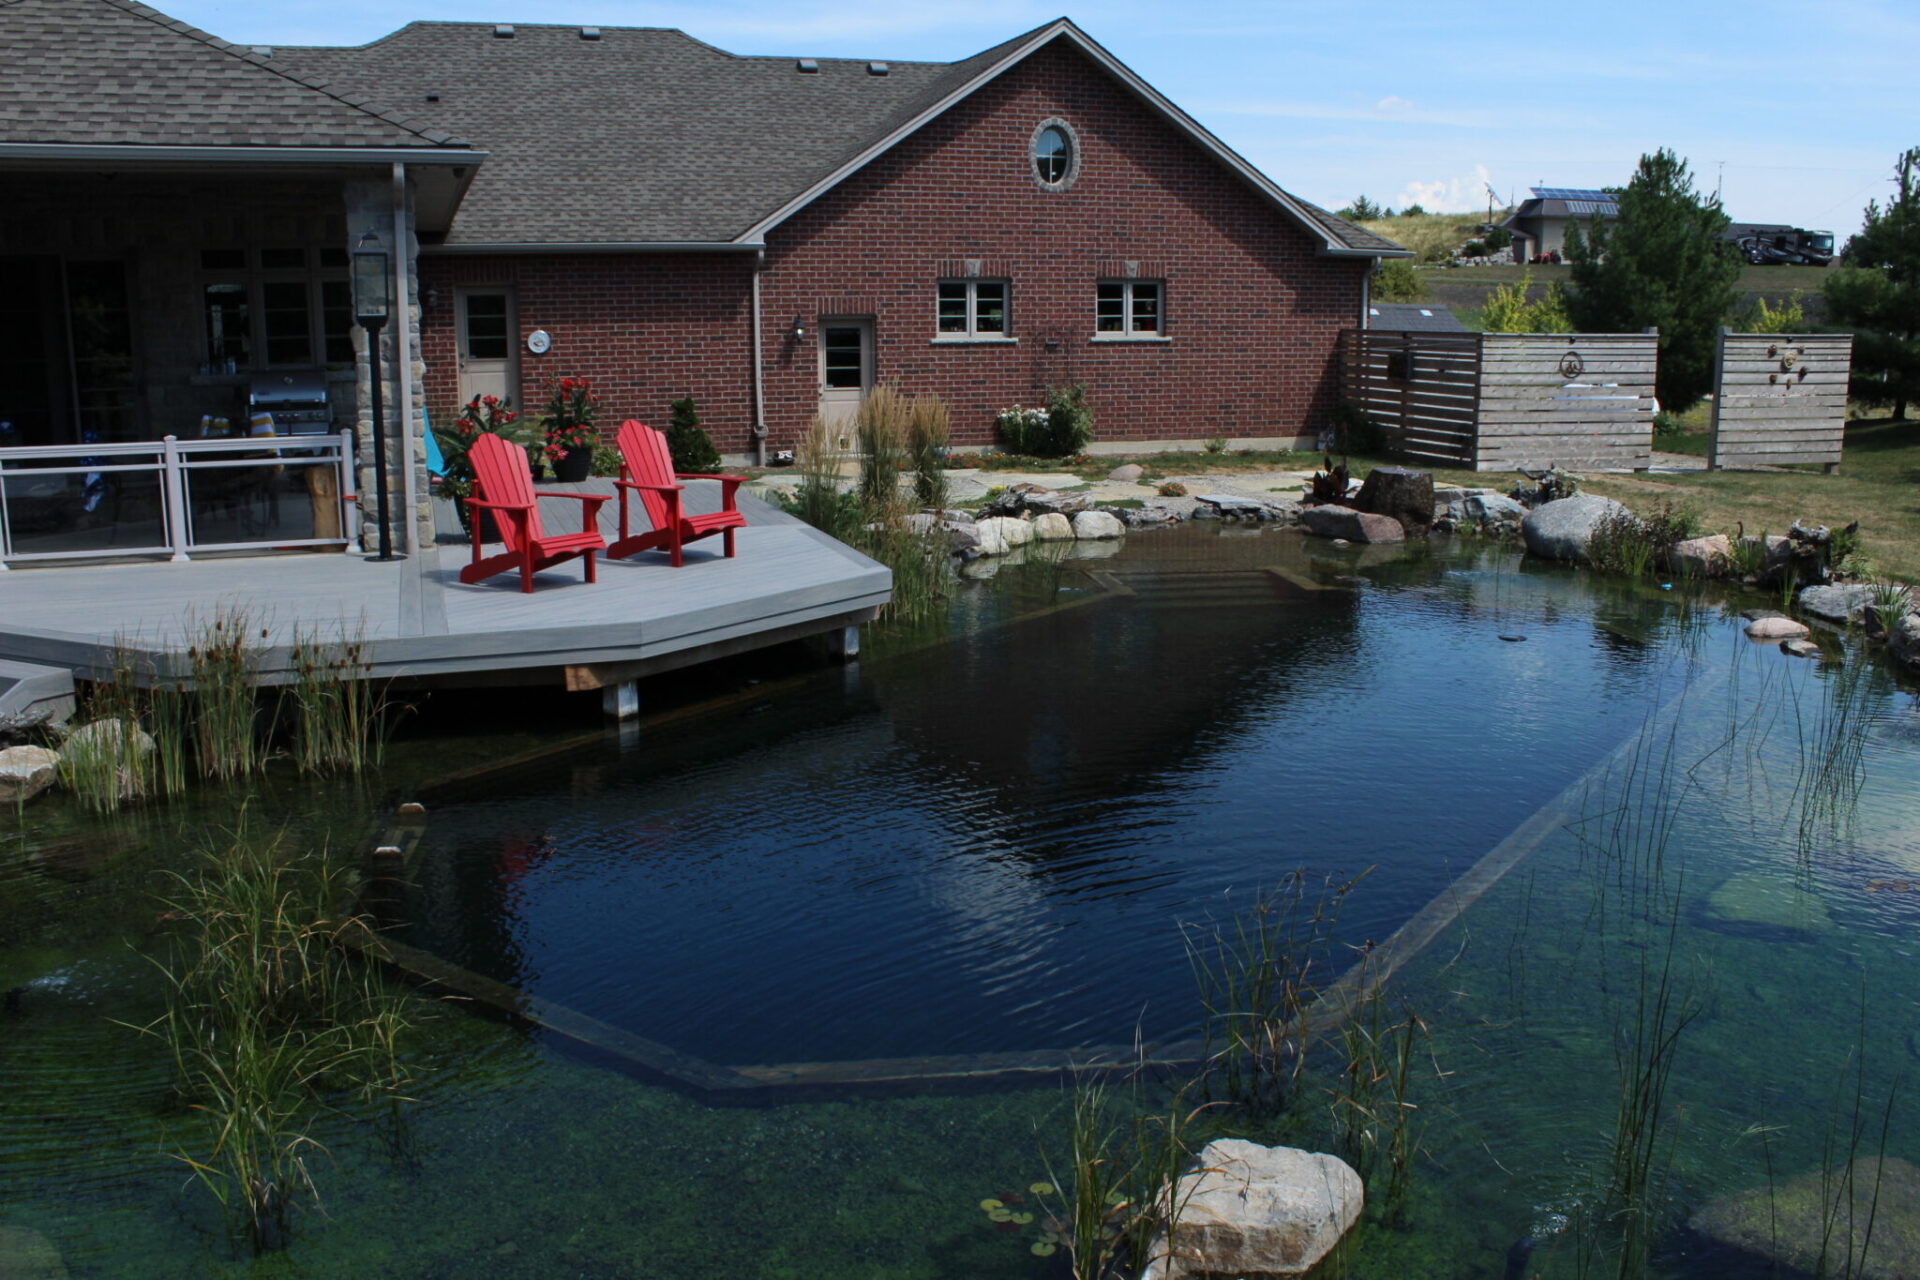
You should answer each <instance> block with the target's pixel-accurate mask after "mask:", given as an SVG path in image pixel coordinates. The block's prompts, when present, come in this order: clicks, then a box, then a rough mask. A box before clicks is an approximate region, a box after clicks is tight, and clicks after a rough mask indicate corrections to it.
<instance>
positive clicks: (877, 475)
mask: <svg viewBox="0 0 1920 1280" xmlns="http://www.w3.org/2000/svg"><path fill="white" fill-rule="evenodd" d="M911 418H912V409H911V407H910V405H909V403H908V401H907V398H906V397H905V396H903V395H901V394H900V393H899V392H898V391H896V390H895V389H894V388H893V387H891V386H889V385H888V384H886V383H884V382H883V383H881V384H880V385H879V386H877V387H875V388H874V389H873V390H872V391H871V392H869V393H868V395H867V398H866V400H864V401H863V402H862V403H861V405H860V411H859V413H857V414H856V415H855V416H854V420H853V431H854V439H855V440H856V441H857V442H858V443H859V446H860V476H859V490H860V501H861V503H862V504H864V505H865V507H866V509H867V518H868V520H869V521H877V522H879V523H882V524H891V523H894V522H895V521H897V520H899V519H900V518H901V517H902V516H904V515H905V514H906V503H905V499H904V498H903V496H902V495H901V492H900V473H901V472H903V471H905V470H906V469H907V468H908V466H909V465H910V463H911V454H910V452H909V450H908V447H907V438H908V428H909V423H910V421H911Z"/></svg>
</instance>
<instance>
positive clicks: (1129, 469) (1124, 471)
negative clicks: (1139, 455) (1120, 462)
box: [1107, 462, 1146, 484]
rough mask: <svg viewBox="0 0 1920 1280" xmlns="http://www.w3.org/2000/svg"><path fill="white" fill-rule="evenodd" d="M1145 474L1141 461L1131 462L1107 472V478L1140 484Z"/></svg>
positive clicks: (1124, 482)
mask: <svg viewBox="0 0 1920 1280" xmlns="http://www.w3.org/2000/svg"><path fill="white" fill-rule="evenodd" d="M1145 474H1146V472H1145V471H1144V470H1143V469H1142V468H1141V466H1140V464H1139V463H1137V462H1129V463H1127V464H1126V465H1125V466H1119V467H1115V468H1114V469H1113V470H1111V471H1109V472H1107V479H1109V480H1112V481H1115V482H1116V483H1119V484H1139V483H1140V477H1141V476H1143V475H1145Z"/></svg>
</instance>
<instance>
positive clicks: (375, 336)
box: [353, 231, 406, 560]
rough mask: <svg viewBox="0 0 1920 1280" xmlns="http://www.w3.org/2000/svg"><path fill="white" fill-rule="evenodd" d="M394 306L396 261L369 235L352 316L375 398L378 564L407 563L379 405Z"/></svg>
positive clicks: (358, 247)
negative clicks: (390, 493) (360, 332)
mask: <svg viewBox="0 0 1920 1280" xmlns="http://www.w3.org/2000/svg"><path fill="white" fill-rule="evenodd" d="M392 306H393V258H392V256H391V255H390V254H388V252H387V250H386V246H384V245H382V244H381V243H380V237H379V236H377V235H375V234H374V233H373V232H371V231H369V232H366V233H365V234H363V235H362V236H361V237H360V240H359V243H357V244H355V245H354V246H353V315H354V319H356V320H358V321H359V322H360V327H361V328H362V329H365V330H366V331H367V372H368V374H369V378H368V388H369V390H370V392H371V393H372V396H373V401H372V408H373V492H374V501H375V505H376V507H377V508H378V512H379V516H378V519H379V521H380V554H378V555H376V556H374V557H373V559H375V560H404V559H406V557H405V556H400V555H395V554H394V551H393V523H392V521H391V520H390V519H389V518H388V515H389V513H388V497H387V428H386V422H385V421H384V419H383V417H382V415H381V403H380V390H381V388H380V331H381V330H382V329H384V328H386V327H387V312H388V311H389V310H390V309H391V308H392Z"/></svg>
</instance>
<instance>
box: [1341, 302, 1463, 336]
mask: <svg viewBox="0 0 1920 1280" xmlns="http://www.w3.org/2000/svg"><path fill="white" fill-rule="evenodd" d="M1367 328H1369V329H1385V330H1388V331H1390V332H1394V333H1468V332H1471V331H1470V330H1469V329H1468V328H1467V326H1466V325H1464V324H1462V323H1461V322H1460V317H1459V316H1456V315H1454V314H1453V312H1451V311H1449V310H1448V309H1447V308H1445V307H1443V306H1440V305H1439V304H1438V303H1424V302H1375V303H1372V304H1370V305H1369V306H1368V308H1367Z"/></svg>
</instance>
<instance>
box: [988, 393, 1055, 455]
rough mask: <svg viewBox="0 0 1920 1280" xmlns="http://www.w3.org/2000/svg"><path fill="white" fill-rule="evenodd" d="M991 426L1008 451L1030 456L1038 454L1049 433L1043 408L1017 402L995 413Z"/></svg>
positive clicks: (1044, 445)
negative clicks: (1030, 406)
mask: <svg viewBox="0 0 1920 1280" xmlns="http://www.w3.org/2000/svg"><path fill="white" fill-rule="evenodd" d="M993 428H994V434H995V435H997V436H998V437H999V439H1000V443H1001V444H1002V445H1003V446H1005V448H1006V450H1007V452H1008V453H1018V454H1023V455H1025V456H1027V457H1030V458H1032V457H1038V456H1040V454H1041V453H1042V452H1043V451H1044V449H1045V448H1046V442H1047V439H1048V436H1049V435H1050V430H1049V427H1048V418H1047V411H1046V410H1045V409H1040V408H1029V407H1027V406H1025V405H1018V404H1016V405H1013V406H1011V407H1009V408H1005V409H1002V410H1001V411H1000V412H999V413H998V414H997V415H995V417H994V419H993Z"/></svg>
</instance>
